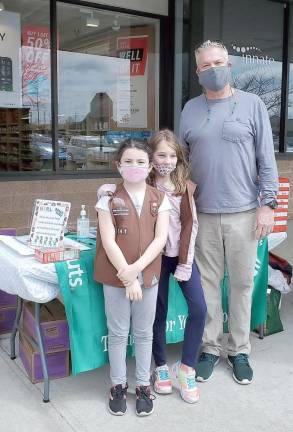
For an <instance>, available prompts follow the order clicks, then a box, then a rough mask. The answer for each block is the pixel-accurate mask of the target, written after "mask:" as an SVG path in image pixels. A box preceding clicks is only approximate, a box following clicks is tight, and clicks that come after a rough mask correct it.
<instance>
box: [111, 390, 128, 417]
mask: <svg viewBox="0 0 293 432" xmlns="http://www.w3.org/2000/svg"><path fill="white" fill-rule="evenodd" d="M127 389H128V385H127V383H126V385H125V387H122V385H121V384H118V385H116V386H113V387H111V389H110V396H109V405H108V408H109V411H110V413H111V414H113V415H116V416H122V415H124V414H125V413H126V411H127V405H126V394H127Z"/></svg>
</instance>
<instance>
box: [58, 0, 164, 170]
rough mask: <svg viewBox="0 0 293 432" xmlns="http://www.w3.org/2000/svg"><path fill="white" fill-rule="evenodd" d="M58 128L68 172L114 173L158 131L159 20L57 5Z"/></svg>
mask: <svg viewBox="0 0 293 432" xmlns="http://www.w3.org/2000/svg"><path fill="white" fill-rule="evenodd" d="M57 17H58V38H57V39H58V45H59V46H58V99H59V105H58V125H59V141H60V142H62V147H64V148H65V149H66V160H65V163H63V161H61V160H60V167H61V168H62V167H63V168H64V169H66V170H73V171H80V170H100V171H101V170H111V169H113V168H114V165H113V154H114V152H115V150H116V149H117V147H118V145H119V143H120V142H121V140H123V139H124V138H126V137H137V138H147V137H148V136H150V134H151V132H153V131H154V130H155V129H157V128H158V106H159V100H158V95H159V91H158V86H159V82H158V79H159V70H158V69H159V63H158V60H159V58H158V57H159V56H158V54H159V49H158V39H159V36H158V35H159V21H158V20H156V19H151V18H144V17H138V16H130V15H127V14H122V13H119V14H117V13H114V12H109V11H102V10H99V9H94V8H87V7H83V8H81V7H78V6H73V5H69V4H64V3H61V2H60V3H58V8H57Z"/></svg>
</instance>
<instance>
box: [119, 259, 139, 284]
mask: <svg viewBox="0 0 293 432" xmlns="http://www.w3.org/2000/svg"><path fill="white" fill-rule="evenodd" d="M138 273H139V270H138V269H137V266H136V265H135V264H130V265H128V266H126V267H124V268H122V269H120V270H119V271H118V273H117V277H118V279H120V280H121V282H122V283H123V285H124V286H128V285H130V284H132V283H133V281H135V280H136V278H137V276H138Z"/></svg>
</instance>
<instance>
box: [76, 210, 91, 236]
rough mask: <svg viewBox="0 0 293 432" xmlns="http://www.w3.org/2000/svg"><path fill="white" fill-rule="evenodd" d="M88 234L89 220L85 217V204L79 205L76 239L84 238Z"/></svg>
mask: <svg viewBox="0 0 293 432" xmlns="http://www.w3.org/2000/svg"><path fill="white" fill-rule="evenodd" d="M89 235H90V221H89V218H87V217H86V211H85V205H84V204H83V205H82V206H81V211H80V216H79V218H77V239H85V238H88V237H89Z"/></svg>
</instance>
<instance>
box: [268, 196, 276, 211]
mask: <svg viewBox="0 0 293 432" xmlns="http://www.w3.org/2000/svg"><path fill="white" fill-rule="evenodd" d="M265 205H266V206H268V207H270V208H271V209H272V210H275V209H276V208H278V202H277V200H276V199H273V200H272V201H270V202H268V203H266V204H265Z"/></svg>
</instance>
